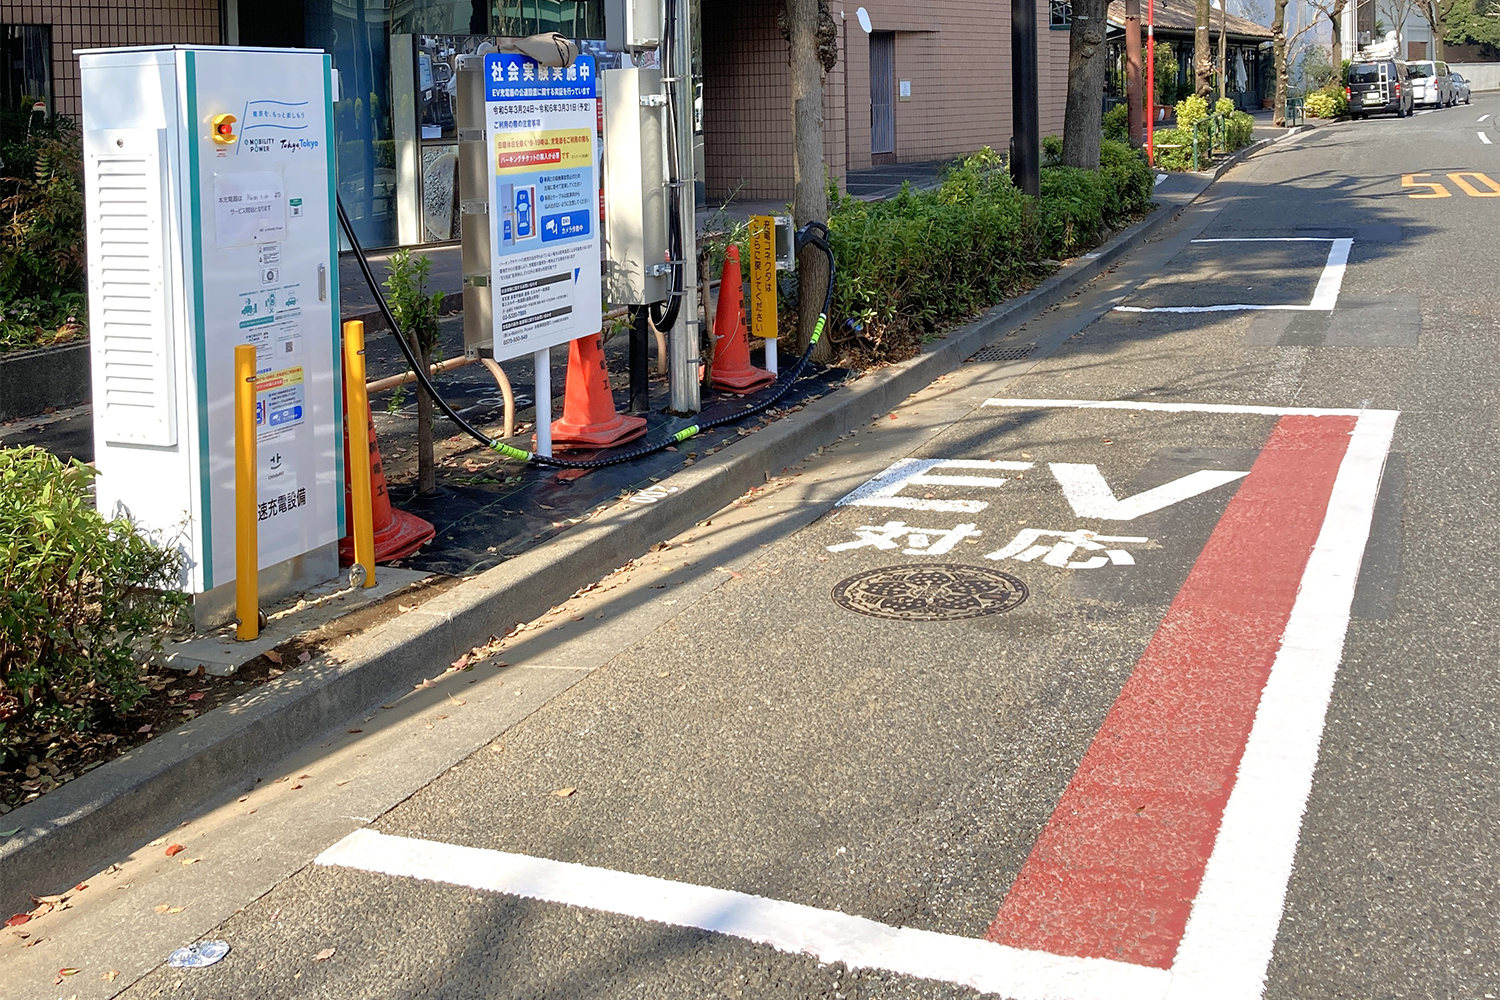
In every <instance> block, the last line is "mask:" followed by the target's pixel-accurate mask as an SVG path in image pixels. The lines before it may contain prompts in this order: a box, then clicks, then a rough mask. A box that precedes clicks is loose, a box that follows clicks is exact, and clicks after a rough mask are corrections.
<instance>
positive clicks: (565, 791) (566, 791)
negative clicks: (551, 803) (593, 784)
mask: <svg viewBox="0 0 1500 1000" xmlns="http://www.w3.org/2000/svg"><path fill="white" fill-rule="evenodd" d="M576 791H578V789H576V788H574V787H573V786H572V785H569V786H568V787H567V788H559V789H558V790H557V791H555V792H553V793H552V794H553V795H556V796H557V797H558V798H560V799H565V798H567V797H568V796H570V795H572V794H573V793H574V792H576Z"/></svg>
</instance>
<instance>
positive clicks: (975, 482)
mask: <svg viewBox="0 0 1500 1000" xmlns="http://www.w3.org/2000/svg"><path fill="white" fill-rule="evenodd" d="M1031 467H1032V463H1030V462H1006V461H995V460H991V459H957V458H949V459H944V458H903V459H901V461H899V462H897V463H896V464H895V465H892V466H891V467H890V468H889V469H886V470H885V471H884V472H882V473H881V474H880V475H878V476H876V477H875V478H874V479H872V480H870V481H869V482H867V483H865V484H864V485H863V486H861V487H859V488H858V489H857V490H854V491H853V492H851V493H849V494H848V495H847V496H845V497H843V498H842V499H841V500H839V502H838V503H837V504H835V506H837V507H850V506H854V507H893V508H895V509H897V510H927V511H945V512H948V513H960V514H976V513H978V512H979V511H981V510H984V509H985V508H986V507H988V506H989V501H987V500H929V499H926V498H919V497H903V496H897V494H898V493H900V492H901V490H903V489H905V488H906V487H907V486H924V485H925V486H976V487H978V486H985V487H991V488H993V487H999V486H1004V485H1005V484H1006V483H1008V482H1010V480H1009V479H1008V478H1002V477H999V476H937V475H932V474H931V473H932V472H933V471H934V470H938V469H989V470H998V471H1002V472H1025V471H1027V470H1028V469H1030V468H1031Z"/></svg>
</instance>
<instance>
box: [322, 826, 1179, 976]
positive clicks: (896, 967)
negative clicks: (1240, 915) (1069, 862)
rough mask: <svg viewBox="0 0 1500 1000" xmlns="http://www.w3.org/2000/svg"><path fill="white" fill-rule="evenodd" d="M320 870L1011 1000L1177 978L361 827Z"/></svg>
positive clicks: (327, 855) (1165, 973)
mask: <svg viewBox="0 0 1500 1000" xmlns="http://www.w3.org/2000/svg"><path fill="white" fill-rule="evenodd" d="M315 863H316V864H320V865H327V866H330V867H339V868H355V869H358V870H360V871H368V872H378V873H380V874H383V875H394V876H399V877H405V878H417V879H422V880H423V881H427V882H446V883H447V884H449V885H460V886H466V887H468V888H471V889H483V890H487V891H490V892H503V893H507V894H509V895H512V896H520V897H521V898H523V899H539V900H542V901H544V902H549V903H561V904H563V905H566V906H579V907H584V908H586V909H590V910H598V911H602V912H605V913H617V914H622V915H624V916H629V917H636V918H638V919H641V920H650V921H654V922H656V923H661V924H668V925H670V926H674V927H694V928H697V929H699V930H705V931H712V932H714V933H718V934H725V935H728V936H730V937H737V938H742V939H744V940H747V941H753V942H755V943H756V944H764V945H769V946H770V947H772V948H775V949H776V950H777V951H781V952H786V953H787V954H791V955H811V956H813V957H814V958H816V959H817V960H818V961H820V962H823V963H825V964H828V965H832V964H834V963H837V962H842V963H844V964H845V965H846V966H847V967H849V968H851V969H884V970H886V971H888V972H896V973H901V974H903V975H907V976H914V977H916V978H919V979H932V980H938V981H940V982H948V983H957V984H959V985H961V986H968V987H971V988H973V989H976V990H979V991H980V992H983V993H1003V994H1004V995H1005V996H1007V997H1015V998H1016V1000H1054V998H1057V997H1061V996H1066V997H1068V998H1069V1000H1161V998H1162V996H1163V995H1164V994H1165V993H1166V990H1167V987H1168V985H1169V984H1170V981H1171V973H1170V972H1168V971H1166V970H1165V969H1152V968H1147V967H1145V966H1141V965H1130V964H1128V963H1125V962H1113V961H1110V960H1109V959H1101V958H1073V957H1070V956H1065V955H1051V954H1048V953H1046V952H1039V951H1027V950H1024V949H1020V948H1007V947H1006V946H1004V945H999V944H994V943H992V942H990V941H986V940H984V939H983V938H968V937H960V936H958V935H956V934H939V933H936V932H933V931H924V930H917V929H915V928H911V927H891V926H888V925H886V924H882V923H878V922H877V921H874V920H870V919H868V918H865V917H855V916H850V915H849V914H847V913H840V912H838V911H836V910H820V909H817V908H816V907H812V906H804V905H802V904H800V903H789V902H786V901H783V900H778V899H767V898H765V897H764V896H752V895H750V894H748V893H743V892H733V891H731V890H728V889H715V888H711V887H709V886H701V885H689V884H687V883H685V882H674V881H671V880H668V879H663V878H654V877H652V876H649V875H636V874H633V873H630V872H620V871H611V870H610V869H607V868H595V867H592V866H590V865H579V864H572V863H569V862H564V861H551V860H549V859H547V858H534V857H528V856H527V855H524V854H509V853H506V852H504V851H493V850H485V849H481V848H475V847H459V846H457V845H454V844H443V843H438V842H435V841H428V840H413V839H409V838H406V837H393V836H390V835H388V834H384V833H379V832H377V831H375V830H370V829H362V830H355V831H354V832H353V833H351V834H349V836H347V837H345V838H344V839H343V840H341V841H339V842H338V843H337V844H334V845H333V846H332V847H330V848H329V849H328V850H326V851H324V852H323V853H322V854H321V855H319V856H318V859H317V861H316V862H315Z"/></svg>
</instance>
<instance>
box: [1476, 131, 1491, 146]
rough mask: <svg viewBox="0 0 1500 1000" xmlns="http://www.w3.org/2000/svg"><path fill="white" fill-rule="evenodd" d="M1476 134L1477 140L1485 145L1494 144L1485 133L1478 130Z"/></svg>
mask: <svg viewBox="0 0 1500 1000" xmlns="http://www.w3.org/2000/svg"><path fill="white" fill-rule="evenodd" d="M1476 134H1477V135H1478V136H1479V141H1480V142H1482V143H1484V144H1485V145H1486V146H1492V145H1494V143H1492V142H1490V137H1489V136H1487V135H1485V134H1484V133H1483V132H1478V133H1476Z"/></svg>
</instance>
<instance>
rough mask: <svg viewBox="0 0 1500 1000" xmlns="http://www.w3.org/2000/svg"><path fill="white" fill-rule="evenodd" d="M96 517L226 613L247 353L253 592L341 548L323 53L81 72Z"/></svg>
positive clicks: (173, 57)
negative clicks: (253, 436) (143, 538)
mask: <svg viewBox="0 0 1500 1000" xmlns="http://www.w3.org/2000/svg"><path fill="white" fill-rule="evenodd" d="M79 63H80V68H81V76H82V96H83V147H84V171H85V197H86V202H87V212H88V222H87V226H88V229H87V233H88V272H89V324H90V336H91V341H92V356H93V399H94V448H95V464H96V465H97V467H98V469H99V472H100V475H99V477H98V479H97V491H98V492H97V503H98V507H99V509H100V511H102V512H103V513H105V514H109V515H114V514H125V515H128V516H129V517H131V518H132V519H133V520H135V521H136V523H138V524H139V525H141V526H142V527H143V528H145V529H146V530H148V531H150V532H151V533H152V534H153V535H154V536H156V537H157V538H158V539H160V540H162V541H164V542H167V543H170V544H174V545H176V546H178V547H180V548H181V549H182V551H183V552H184V553H185V554H186V557H187V558H186V560H185V563H186V565H185V569H184V573H183V578H182V581H181V585H182V588H183V590H184V591H186V592H187V593H189V594H192V595H194V603H195V618H196V620H197V624H198V625H199V627H205V628H206V627H209V626H211V625H214V624H217V623H220V622H223V621H225V620H227V619H228V618H229V617H230V616H231V615H232V614H233V583H234V578H235V495H234V435H235V427H234V410H233V399H234V348H235V346H236V345H239V344H254V345H255V347H256V361H257V364H256V371H257V384H256V414H257V435H258V469H257V475H256V483H257V496H256V498H255V499H256V510H257V519H258V522H259V528H258V531H259V536H260V540H259V557H260V558H259V563H260V567H261V575H260V589H261V594H262V597H263V599H264V600H272V599H275V598H276V597H279V596H283V595H285V594H288V593H291V592H294V591H296V590H299V589H302V588H305V587H308V586H311V585H314V584H316V583H320V582H323V581H326V580H329V579H332V578H333V577H335V576H336V575H337V573H338V552H337V545H338V539H339V537H340V536H341V535H342V534H343V523H344V522H343V517H344V512H343V506H344V488H343V486H344V472H343V430H342V400H341V385H340V377H339V367H340V363H341V359H340V348H339V323H338V319H339V309H338V235H337V223H336V215H335V209H334V183H335V174H334V135H333V102H334V99H335V98H336V96H337V95H336V93H335V87H336V84H335V79H336V78H335V75H334V72H333V68H332V64H331V62H330V59H329V57H328V55H326V54H325V53H323V52H320V51H313V50H300V49H252V48H227V47H214V46H201V47H193V46H188V47H185V46H162V47H142V48H125V49H106V50H94V51H85V52H81V53H79Z"/></svg>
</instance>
